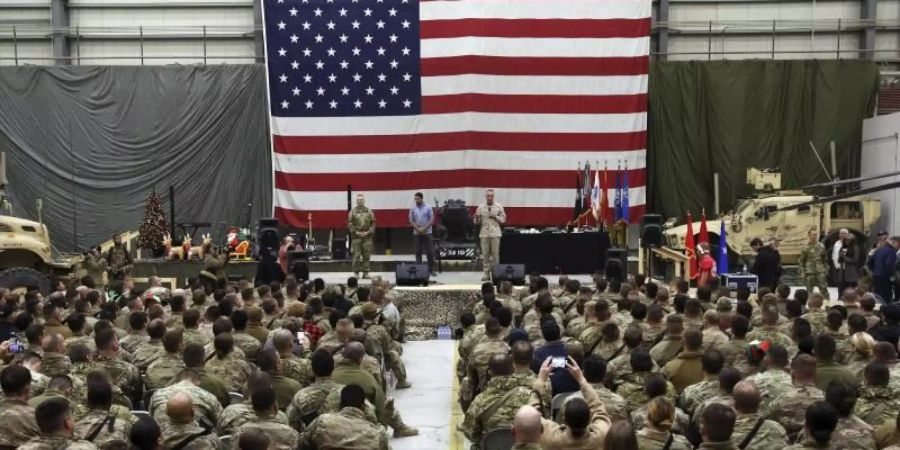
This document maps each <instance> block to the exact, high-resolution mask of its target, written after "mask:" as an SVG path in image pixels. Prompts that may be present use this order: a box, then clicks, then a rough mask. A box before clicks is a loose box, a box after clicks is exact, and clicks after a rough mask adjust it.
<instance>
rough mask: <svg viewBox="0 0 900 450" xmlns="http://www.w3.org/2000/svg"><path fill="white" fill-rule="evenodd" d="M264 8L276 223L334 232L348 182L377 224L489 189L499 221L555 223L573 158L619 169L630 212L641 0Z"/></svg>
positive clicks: (641, 183)
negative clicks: (418, 195) (498, 206)
mask: <svg viewBox="0 0 900 450" xmlns="http://www.w3.org/2000/svg"><path fill="white" fill-rule="evenodd" d="M264 6H265V34H266V52H267V56H268V57H267V64H268V75H269V95H270V105H271V114H272V117H271V119H272V120H271V126H272V135H273V138H272V139H273V149H274V153H273V168H274V171H275V174H274V181H275V186H274V188H275V193H274V206H275V216H276V217H278V218H279V219H281V220H282V221H284V222H286V223H288V224H290V225H294V226H300V227H303V226H307V215H308V214H310V213H311V214H312V217H313V223H314V225H315V226H316V227H317V228H318V227H344V226H346V221H347V189H348V186H349V187H351V189H352V192H353V194H354V196H355V194H357V193H363V194H365V195H366V197H367V204H368V206H369V207H371V208H373V209H374V210H375V213H376V217H377V221H378V224H379V226H388V227H400V226H407V212H408V209H409V207H410V206H411V205H412V204H413V198H412V197H413V193H415V192H417V191H421V192H424V194H425V199H426V201H427V202H428V203H433V202H434V201H435V200H438V201H440V202H441V203H443V201H444V200H447V199H463V200H465V201H466V202H467V204H469V205H470V206H472V207H474V206H475V205H477V204H479V203H481V202H482V201H483V199H484V190H485V188H494V189H495V191H496V198H497V201H499V202H500V203H502V204H503V205H504V206H505V207H506V212H507V216H508V223H509V224H512V225H562V224H564V223H566V222H567V221H568V220H570V219H571V218H572V203H573V199H574V196H575V187H576V185H575V179H576V170H577V169H578V165H579V162H581V163H582V164H583V163H584V162H586V161H589V162H590V163H591V165H592V167H595V168H596V167H601V168H602V167H603V166H604V165H605V166H607V167H608V168H609V169H610V170H611V172H610V176H611V177H612V178H613V179H615V176H616V174H615V171H616V170H617V168H619V167H621V168H622V170H626V168H627V170H628V171H629V172H628V177H629V178H628V180H629V185H630V189H629V194H628V195H629V199H630V203H631V218H632V220H638V219H639V218H640V216H641V215H642V214H643V212H644V206H645V198H646V193H645V191H646V145H647V133H646V131H647V73H648V66H649V51H650V37H649V34H650V9H651V0H452V1H450V0H264ZM598 164H599V166H598ZM610 195H612V192H610ZM354 201H355V200H354ZM610 204H612V202H610Z"/></svg>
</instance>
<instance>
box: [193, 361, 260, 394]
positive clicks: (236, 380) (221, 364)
mask: <svg viewBox="0 0 900 450" xmlns="http://www.w3.org/2000/svg"><path fill="white" fill-rule="evenodd" d="M204 367H206V371H207V372H209V373H211V374H213V375H215V376H217V377H219V378H221V379H222V381H224V382H225V385H226V386H228V389H230V390H232V391H240V390H241V389H243V387H244V385H245V384H247V379H249V378H250V376H251V375H252V374H253V371H254V370H253V366H251V365H250V363H248V362H247V361H244V360H242V359H237V358H236V357H235V356H234V353H230V354H228V355H226V356H225V357H224V358H219V357H218V356H214V357H213V358H212V359H210V360H209V361H207V362H206V364H205V366H204Z"/></svg>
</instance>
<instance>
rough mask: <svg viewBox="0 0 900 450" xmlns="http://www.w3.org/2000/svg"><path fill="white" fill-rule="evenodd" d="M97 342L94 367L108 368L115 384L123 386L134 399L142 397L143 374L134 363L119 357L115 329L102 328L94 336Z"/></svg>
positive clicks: (123, 389)
mask: <svg viewBox="0 0 900 450" xmlns="http://www.w3.org/2000/svg"><path fill="white" fill-rule="evenodd" d="M94 339H95V341H96V342H97V350H98V354H97V357H96V358H95V359H94V367H95V368H98V369H103V370H106V372H107V373H109V375H110V377H111V378H112V382H113V384H115V385H116V386H119V387H121V388H122V391H123V392H124V393H125V395H127V396H129V397H131V398H132V399H140V398H141V375H140V372H138V369H137V367H135V366H134V364H131V363H127V362H125V361H122V360H121V359H119V358H118V355H119V342H118V338H116V333H115V332H114V331H113V330H102V331H100V332H98V333H97V335H96V336H95V337H94Z"/></svg>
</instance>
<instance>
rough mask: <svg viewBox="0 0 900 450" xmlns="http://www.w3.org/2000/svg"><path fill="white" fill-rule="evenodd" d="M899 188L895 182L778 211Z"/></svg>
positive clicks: (898, 184) (821, 198) (786, 207)
mask: <svg viewBox="0 0 900 450" xmlns="http://www.w3.org/2000/svg"><path fill="white" fill-rule="evenodd" d="M898 187H900V181H894V182H891V183H887V184H881V185H878V186H872V187H869V188H865V189H859V190H856V191H852V192H845V193H843V194H837V195H832V196H829V197H820V198H817V199H815V200H812V201H808V202H803V203H797V204H795V205H790V206H784V207H781V208H778V211H788V210H791V209H797V208H802V207H804V206H812V205H818V204H819V203H827V202H833V201H835V200H842V199H845V198H851V197H856V196H858V195H864V194H871V193H873V192H880V191H886V190H888V189H896V188H898Z"/></svg>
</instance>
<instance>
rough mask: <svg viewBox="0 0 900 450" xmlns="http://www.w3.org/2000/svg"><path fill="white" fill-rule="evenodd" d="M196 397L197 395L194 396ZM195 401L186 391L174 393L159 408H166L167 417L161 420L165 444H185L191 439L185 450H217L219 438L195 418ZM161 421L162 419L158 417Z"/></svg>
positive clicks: (170, 445) (171, 445)
mask: <svg viewBox="0 0 900 450" xmlns="http://www.w3.org/2000/svg"><path fill="white" fill-rule="evenodd" d="M194 398H195V399H196V397H194ZM195 406H196V405H194V402H193V401H192V400H191V394H188V393H186V392H176V393H174V394H173V395H172V396H171V397H170V398H169V399H168V400H167V401H166V402H165V403H164V404H162V405H161V407H160V408H159V409H160V410H165V414H166V415H165V419H164V420H162V421H161V422H160V428H162V437H163V441H164V442H163V446H164V447H165V448H169V449H170V448H173V447H175V446H178V445H183V442H185V441H186V440H189V439H190V441H189V442H190V443H189V444H188V445H187V446H184V447H183V448H184V449H185V450H216V449H218V448H219V439H218V438H217V437H216V434H215V433H213V432H212V429H211V428H210V427H208V426H203V427H202V428H201V426H199V425H198V424H197V421H196V418H195V414H196V413H195V411H194V408H195ZM157 421H160V419H157Z"/></svg>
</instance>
